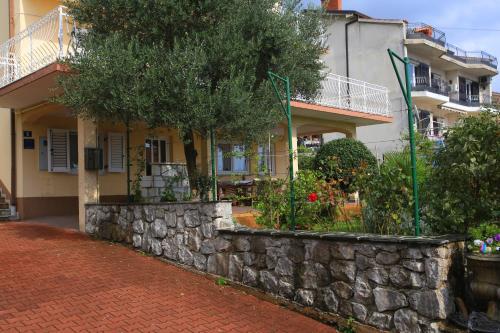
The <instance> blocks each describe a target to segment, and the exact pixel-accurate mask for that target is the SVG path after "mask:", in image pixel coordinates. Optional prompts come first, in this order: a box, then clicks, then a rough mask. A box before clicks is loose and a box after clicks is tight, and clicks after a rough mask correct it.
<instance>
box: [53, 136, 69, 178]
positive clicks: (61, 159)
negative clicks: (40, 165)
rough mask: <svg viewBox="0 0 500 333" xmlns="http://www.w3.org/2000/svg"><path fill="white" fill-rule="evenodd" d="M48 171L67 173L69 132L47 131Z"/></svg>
mask: <svg viewBox="0 0 500 333" xmlns="http://www.w3.org/2000/svg"><path fill="white" fill-rule="evenodd" d="M48 137H49V140H48V141H49V142H48V144H49V147H48V148H49V171H50V172H69V169H70V168H69V131H67V130H61V129H49V133H48Z"/></svg>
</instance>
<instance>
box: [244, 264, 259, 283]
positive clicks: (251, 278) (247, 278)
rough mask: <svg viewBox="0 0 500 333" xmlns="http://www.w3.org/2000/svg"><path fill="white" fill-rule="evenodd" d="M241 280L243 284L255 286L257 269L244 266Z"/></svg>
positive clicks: (257, 275)
mask: <svg viewBox="0 0 500 333" xmlns="http://www.w3.org/2000/svg"><path fill="white" fill-rule="evenodd" d="M242 282H243V284H244V285H247V286H250V287H256V286H257V285H258V284H259V271H257V270H256V269H254V268H252V267H248V266H245V267H244V268H243V272H242Z"/></svg>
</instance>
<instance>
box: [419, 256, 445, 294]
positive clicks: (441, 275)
mask: <svg viewBox="0 0 500 333" xmlns="http://www.w3.org/2000/svg"><path fill="white" fill-rule="evenodd" d="M448 270H449V262H448V261H447V260H445V259H440V258H427V259H425V275H426V279H427V286H428V287H429V288H439V287H440V286H441V285H442V284H443V282H444V281H446V280H447V278H448Z"/></svg>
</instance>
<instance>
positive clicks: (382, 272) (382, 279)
mask: <svg viewBox="0 0 500 333" xmlns="http://www.w3.org/2000/svg"><path fill="white" fill-rule="evenodd" d="M365 275H366V277H367V278H368V280H370V281H373V282H375V283H377V284H380V285H384V286H385V285H387V283H389V274H388V273H387V270H386V269H385V268H382V267H373V268H370V269H368V270H367V271H366V274H365Z"/></svg>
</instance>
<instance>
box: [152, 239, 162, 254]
mask: <svg viewBox="0 0 500 333" xmlns="http://www.w3.org/2000/svg"><path fill="white" fill-rule="evenodd" d="M151 252H152V253H153V254H154V255H155V256H161V254H162V253H163V249H162V247H161V241H160V240H159V239H156V238H152V239H151Z"/></svg>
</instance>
